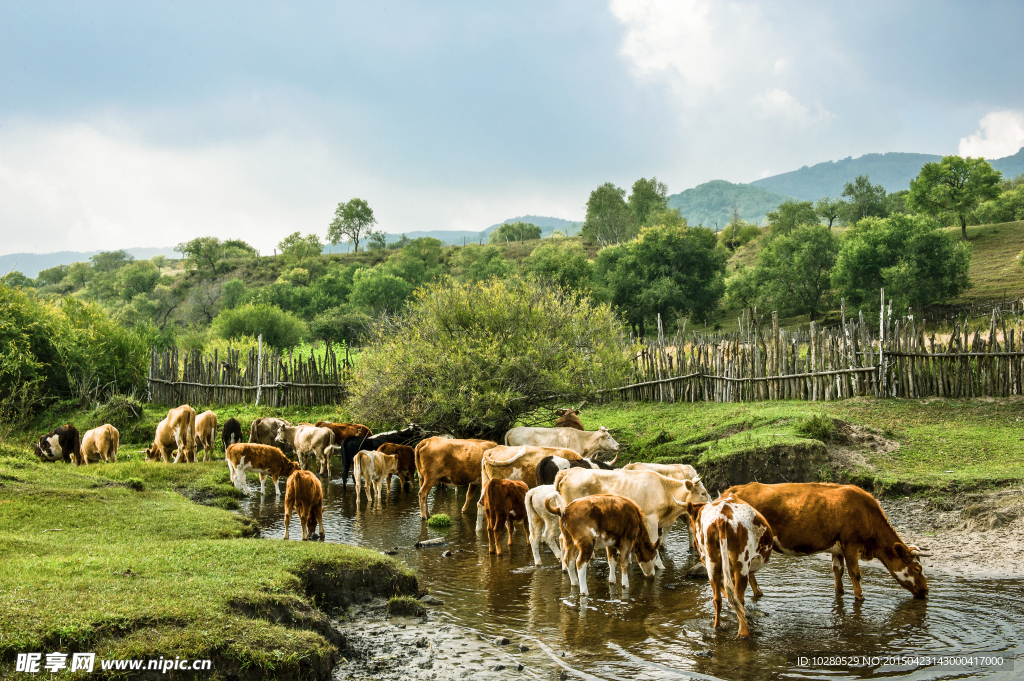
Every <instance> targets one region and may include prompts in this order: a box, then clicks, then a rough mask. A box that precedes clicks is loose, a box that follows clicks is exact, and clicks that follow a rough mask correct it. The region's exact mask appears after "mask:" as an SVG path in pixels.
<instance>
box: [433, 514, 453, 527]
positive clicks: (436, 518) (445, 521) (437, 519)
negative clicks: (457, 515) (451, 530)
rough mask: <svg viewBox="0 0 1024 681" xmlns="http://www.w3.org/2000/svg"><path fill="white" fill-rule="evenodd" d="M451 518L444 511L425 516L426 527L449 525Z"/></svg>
mask: <svg viewBox="0 0 1024 681" xmlns="http://www.w3.org/2000/svg"><path fill="white" fill-rule="evenodd" d="M451 525H452V519H451V518H449V517H448V516H447V515H446V514H444V513H438V514H436V515H432V516H430V517H429V518H427V527H451Z"/></svg>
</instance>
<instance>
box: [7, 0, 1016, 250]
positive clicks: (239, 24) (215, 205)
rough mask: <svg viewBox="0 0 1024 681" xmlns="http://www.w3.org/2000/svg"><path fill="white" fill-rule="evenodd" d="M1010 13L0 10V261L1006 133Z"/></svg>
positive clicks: (475, 5) (505, 208) (479, 214)
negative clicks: (352, 203) (352, 209)
mask: <svg viewBox="0 0 1024 681" xmlns="http://www.w3.org/2000/svg"><path fill="white" fill-rule="evenodd" d="M1022 28H1024V3H1021V2H1016V1H1011V2H992V3H984V2H978V1H972V2H970V3H964V2H949V3H944V2H936V1H935V0H929V1H928V2H917V3H915V2H893V1H891V0H890V1H887V2H878V3H867V2H858V3H821V2H807V3H801V2H793V3H780V2H764V3H758V2H754V3H744V2H736V3H726V2H693V1H686V0H672V1H668V0H666V1H660V0H646V1H636V2H633V1H627V0H612V1H611V2H571V3H559V2H552V1H551V0H545V1H543V2H537V3H527V2H515V3H491V2H476V1H473V2H422V3H401V2H386V3H367V2H360V3H350V4H348V3H336V2H332V3H322V4H318V3H314V2H299V3H296V2H280V3H261V2H251V1H249V2H231V3H227V2H210V1H209V0H207V1H205V2H200V3H187V2H181V1H177V2H174V3H160V2H134V1H133V2H121V3H114V2H102V1H99V0H91V1H90V2H59V3H57V2H42V1H40V0H32V1H30V2H6V1H3V0H0V254H3V253H11V252H19V251H30V252H50V251H56V250H96V249H115V248H124V247H134V246H168V245H174V244H176V243H179V242H181V241H185V240H187V239H190V238H193V237H195V236H202V235H215V236H218V237H220V238H242V239H245V240H247V241H249V242H250V243H252V244H253V245H255V246H256V247H257V248H260V249H261V250H264V251H265V252H266V251H269V250H270V249H271V248H273V247H274V246H275V245H276V243H277V242H278V241H280V240H281V238H283V237H284V236H286V235H287V234H289V233H291V232H293V231H296V230H300V231H302V232H303V233H308V232H317V233H319V234H320V235H321V237H323V236H324V235H325V234H326V230H327V225H328V224H329V223H330V221H331V219H332V217H333V213H334V209H335V207H336V206H337V204H338V202H340V201H347V200H348V199H351V198H353V197H361V198H364V199H366V200H367V201H369V203H370V205H371V206H372V207H373V209H374V211H375V213H376V215H377V217H378V220H379V224H380V227H381V228H383V229H384V230H385V231H388V232H403V231H412V230H419V229H474V230H477V229H482V228H484V227H486V226H488V225H491V224H493V223H495V222H500V221H502V220H504V219H507V218H510V217H515V216H519V215H526V214H533V215H549V216H554V217H561V218H566V219H575V220H579V219H582V217H583V214H584V210H585V209H584V204H585V203H586V200H587V196H588V194H589V192H590V190H591V189H593V188H594V187H596V186H597V185H599V184H601V183H603V182H608V181H611V182H615V183H616V184H618V185H620V186H623V187H627V188H628V187H629V186H630V185H631V184H632V182H633V181H634V180H635V179H636V178H638V177H641V176H644V177H649V176H651V175H656V176H657V177H658V178H659V179H660V180H662V181H664V182H666V183H667V184H668V187H669V190H670V192H672V193H676V192H679V191H682V190H684V189H686V188H688V187H692V186H695V185H697V184H700V183H702V182H706V181H708V180H712V179H725V180H729V181H732V182H750V181H752V180H755V179H758V178H761V177H765V176H767V175H773V174H776V173H780V172H785V171H789V170H794V169H796V168H799V167H800V166H803V165H813V164H814V163H818V162H821V161H827V160H835V159H840V158H844V157H846V156H854V157H856V156H860V155H862V154H865V153H871V152H885V151H910V152H924V153H933V154H950V153H958V152H959V153H963V154H972V155H984V156H987V157H989V158H998V157H1001V156H1006V155H1008V154H1012V153H1015V152H1016V151H1017V149H1018V148H1019V147H1020V146H1022V145H1024V75H1022V74H1024V71H1022V69H1020V67H1019V45H1020V35H1021V30H1022Z"/></svg>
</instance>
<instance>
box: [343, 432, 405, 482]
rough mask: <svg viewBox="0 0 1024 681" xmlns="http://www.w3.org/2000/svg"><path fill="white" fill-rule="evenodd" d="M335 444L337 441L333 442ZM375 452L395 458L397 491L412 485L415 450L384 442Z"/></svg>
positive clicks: (389, 476)
mask: <svg viewBox="0 0 1024 681" xmlns="http://www.w3.org/2000/svg"><path fill="white" fill-rule="evenodd" d="M335 442H337V440H335ZM377 451H378V452H380V453H381V454H390V455H391V456H393V457H395V463H396V467H397V472H396V473H395V475H397V476H398V479H399V481H400V484H399V485H398V488H399V490H404V489H405V484H406V483H409V484H410V485H411V484H412V474H413V473H415V472H416V450H415V449H413V448H412V447H410V446H408V445H399V444H395V443H394V442H385V443H384V444H382V445H381V446H380V447H377ZM388 491H389V492H390V491H391V474H390V473H389V474H388Z"/></svg>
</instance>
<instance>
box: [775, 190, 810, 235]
mask: <svg viewBox="0 0 1024 681" xmlns="http://www.w3.org/2000/svg"><path fill="white" fill-rule="evenodd" d="M820 222H821V220H820V219H819V218H818V212H817V211H816V210H815V208H814V204H813V203H811V202H810V201H796V200H794V199H789V200H788V201H783V202H782V203H780V204H779V207H778V208H776V209H775V210H772V211H768V227H769V233H770V234H771V235H772V236H777V235H780V234H789V233H790V232H792V231H793V230H794V229H796V228H797V227H799V226H800V225H816V224H819V223H820Z"/></svg>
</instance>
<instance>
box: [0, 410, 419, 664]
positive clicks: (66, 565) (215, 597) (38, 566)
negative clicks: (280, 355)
mask: <svg viewBox="0 0 1024 681" xmlns="http://www.w3.org/2000/svg"><path fill="white" fill-rule="evenodd" d="M154 425H155V424H154ZM236 494H237V493H236V490H235V489H234V488H233V487H231V486H230V485H229V484H228V480H227V470H226V468H225V466H224V463H223V461H220V462H211V463H205V464H203V463H200V464H196V465H189V466H184V465H177V466H175V465H166V464H162V463H156V464H154V463H146V462H143V461H140V460H139V457H138V455H136V456H135V458H134V460H132V461H129V462H124V463H117V464H110V465H98V466H88V467H82V468H75V467H72V466H67V465H64V464H62V463H59V464H42V463H39V462H38V461H36V460H35V457H34V456H32V454H31V450H29V449H28V448H27V447H25V446H24V445H23V444H17V443H14V444H12V443H11V442H8V444H7V445H4V446H3V447H0V677H8V676H11V675H12V674H13V666H14V660H15V656H16V654H17V653H18V652H43V653H47V652H54V651H57V650H60V651H63V652H95V653H96V654H97V659H104V658H157V657H160V656H164V657H170V658H174V657H175V656H180V657H182V658H187V659H199V658H208V659H212V660H213V675H212V676H206V675H204V678H253V679H257V678H259V679H263V678H281V679H284V678H303V679H306V678H328V677H329V674H330V670H331V668H332V667H333V665H334V662H335V660H336V658H337V655H338V653H339V649H342V648H343V647H344V641H343V640H341V639H340V637H339V636H338V634H336V633H335V632H333V631H332V630H331V628H330V626H329V625H328V622H327V618H328V616H335V615H339V614H343V613H344V610H345V608H347V606H348V605H349V604H350V603H351V602H352V601H353V600H356V599H359V598H361V597H362V596H364V595H367V594H378V595H382V596H391V595H395V594H409V593H414V592H415V591H416V580H415V577H414V576H413V575H412V574H411V573H410V572H409V571H408V570H407V569H406V568H405V567H404V566H403V565H402V564H400V563H398V562H396V561H394V560H393V559H390V558H386V557H384V556H381V555H380V554H378V553H375V552H372V551H366V550H362V549H357V548H353V547H348V546H342V545H337V544H324V543H317V542H282V541H271V540H265V539H258V538H253V535H254V534H256V529H255V528H254V527H253V525H252V524H251V522H250V521H249V520H248V519H246V518H242V517H240V516H238V515H237V514H234V513H231V512H228V511H226V510H223V509H222V508H215V507H211V506H206V505H200V504H197V503H194V502H193V501H191V500H190V498H193V499H201V500H205V501H206V502H208V503H214V504H215V505H220V506H225V505H229V502H230V501H232V500H233V499H234V498H235V496H236ZM34 676H36V675H26V678H29V677H34Z"/></svg>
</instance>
